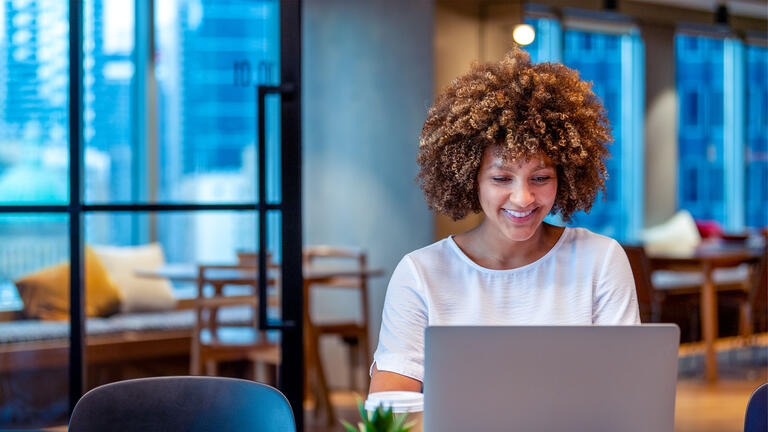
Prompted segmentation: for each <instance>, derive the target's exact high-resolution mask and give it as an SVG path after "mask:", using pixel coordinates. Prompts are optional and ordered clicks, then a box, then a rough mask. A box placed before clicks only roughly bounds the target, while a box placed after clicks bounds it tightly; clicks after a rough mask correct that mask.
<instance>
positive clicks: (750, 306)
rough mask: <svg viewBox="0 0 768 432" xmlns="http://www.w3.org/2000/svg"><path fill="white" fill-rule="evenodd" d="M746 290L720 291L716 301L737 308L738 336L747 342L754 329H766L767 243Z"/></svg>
mask: <svg viewBox="0 0 768 432" xmlns="http://www.w3.org/2000/svg"><path fill="white" fill-rule="evenodd" d="M751 276H752V277H751V283H750V287H749V290H748V291H729V292H726V293H720V294H719V296H718V302H719V303H721V304H722V305H723V306H725V307H736V308H738V310H739V336H741V337H743V338H744V339H745V341H746V342H747V343H748V344H749V343H751V342H752V336H753V333H754V330H755V329H758V331H765V330H768V316H767V315H768V311H766V305H768V244H766V245H765V246H764V247H763V253H762V255H761V257H760V260H759V261H758V263H757V264H755V265H754V266H753V268H752V274H751Z"/></svg>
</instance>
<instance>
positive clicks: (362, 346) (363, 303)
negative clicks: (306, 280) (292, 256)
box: [303, 246, 371, 391]
mask: <svg viewBox="0 0 768 432" xmlns="http://www.w3.org/2000/svg"><path fill="white" fill-rule="evenodd" d="M303 258H304V265H305V266H307V267H311V266H320V265H322V264H321V262H325V263H329V262H330V263H333V264H335V265H342V264H344V265H350V264H351V265H354V266H356V267H357V268H358V269H360V270H365V269H366V267H367V256H366V253H365V251H363V250H362V249H359V248H342V247H333V246H307V247H305V248H304V251H303ZM322 286H326V287H334V288H343V289H349V290H352V291H354V292H358V293H359V301H360V303H359V307H360V312H361V317H362V319H361V320H360V321H340V322H318V323H316V322H314V321H313V320H312V319H311V317H307V318H308V319H309V321H310V326H311V330H312V332H311V334H312V336H313V337H314V343H315V344H319V341H320V338H321V337H322V336H325V335H336V336H338V337H340V338H341V339H342V341H343V342H344V343H345V344H346V345H347V346H348V347H349V362H350V370H349V376H350V378H349V379H350V385H351V387H352V388H353V389H357V388H358V387H357V379H356V372H357V371H358V369H359V366H360V360H361V359H362V360H363V362H364V365H365V366H366V367H368V365H370V364H371V352H370V346H369V343H368V328H369V317H368V280H367V278H366V277H338V278H334V279H333V280H332V281H330V282H329V283H327V284H323V285H322ZM310 288H311V287H310ZM307 296H308V298H307V301H309V298H310V297H311V289H308V292H307ZM315 346H318V345H315ZM318 360H319V359H318ZM318 366H319V367H322V364H320V365H318ZM364 384H365V385H364V388H365V389H367V388H368V385H367V384H366V383H364ZM363 391H367V390H363Z"/></svg>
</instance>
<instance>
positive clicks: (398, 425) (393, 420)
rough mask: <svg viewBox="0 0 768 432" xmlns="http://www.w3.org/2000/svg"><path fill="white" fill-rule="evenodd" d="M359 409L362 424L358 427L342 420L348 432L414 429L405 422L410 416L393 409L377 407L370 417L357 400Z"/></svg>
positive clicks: (401, 431)
mask: <svg viewBox="0 0 768 432" xmlns="http://www.w3.org/2000/svg"><path fill="white" fill-rule="evenodd" d="M357 408H358V409H359V410H360V418H361V419H362V421H361V422H359V423H358V424H357V427H354V426H352V425H351V424H349V423H347V422H345V421H343V420H342V424H344V428H345V429H346V430H347V432H408V431H409V430H411V428H412V427H413V425H412V424H406V423H405V420H406V418H407V417H408V414H405V413H403V414H396V413H394V412H392V408H391V407H390V408H386V409H385V408H383V407H382V406H378V407H376V410H375V411H373V413H372V414H371V415H370V416H369V415H368V412H367V411H366V410H365V407H364V406H363V401H361V400H360V399H358V400H357Z"/></svg>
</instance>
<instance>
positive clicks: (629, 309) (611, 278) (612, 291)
mask: <svg viewBox="0 0 768 432" xmlns="http://www.w3.org/2000/svg"><path fill="white" fill-rule="evenodd" d="M592 323H593V324H598V325H637V324H640V310H639V307H638V303H637V292H636V291H635V279H634V277H633V276H632V268H631V267H630V265H629V259H627V254H626V253H625V252H624V249H622V247H621V245H619V243H618V242H616V241H615V240H614V241H612V242H611V245H610V246H609V248H608V251H607V254H606V258H605V262H604V265H603V266H602V269H601V271H600V275H599V278H598V281H597V285H596V289H595V297H594V305H593V309H592Z"/></svg>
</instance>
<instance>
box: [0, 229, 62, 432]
mask: <svg viewBox="0 0 768 432" xmlns="http://www.w3.org/2000/svg"><path fill="white" fill-rule="evenodd" d="M68 228H69V225H68V220H67V217H66V216H64V215H26V214H21V215H10V216H0V354H1V355H0V429H13V428H39V427H48V426H57V425H64V424H66V422H67V412H68V408H69V406H68V401H67V393H68V376H69V375H68V370H67V366H68V346H69V339H68V337H69V322H68V321H67V320H66V318H62V317H58V318H59V319H56V320H50V319H45V320H44V319H42V318H41V316H42V317H44V318H51V316H50V315H47V314H45V313H44V311H45V309H44V308H42V306H41V305H45V304H60V305H63V306H64V307H65V308H66V307H67V306H68V286H69V278H68V275H69V273H68V271H67V269H66V268H63V267H62V266H61V264H62V263H63V262H66V261H67V260H68V253H69V236H68V231H67V230H68ZM17 284H18V285H19V286H20V287H22V288H20V289H21V290H22V292H23V293H24V298H25V301H24V302H22V300H21V297H20V296H19V291H18V290H17V288H16V285H17ZM41 312H42V313H41Z"/></svg>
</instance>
